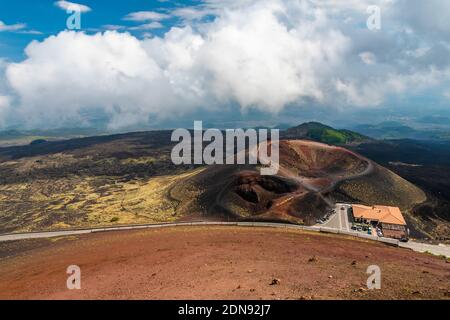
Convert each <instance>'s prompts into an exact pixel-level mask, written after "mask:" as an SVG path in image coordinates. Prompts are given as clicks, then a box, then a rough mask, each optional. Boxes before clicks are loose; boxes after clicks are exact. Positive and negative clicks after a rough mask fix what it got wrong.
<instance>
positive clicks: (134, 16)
mask: <svg viewBox="0 0 450 320" xmlns="http://www.w3.org/2000/svg"><path fill="white" fill-rule="evenodd" d="M168 18H170V15H168V14H165V13H159V12H155V11H139V12H132V13H130V14H128V15H127V16H126V17H124V20H129V21H138V22H142V21H161V20H165V19H168Z"/></svg>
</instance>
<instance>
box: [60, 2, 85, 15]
mask: <svg viewBox="0 0 450 320" xmlns="http://www.w3.org/2000/svg"><path fill="white" fill-rule="evenodd" d="M55 5H56V6H57V7H58V8H60V9H62V10H66V11H67V10H73V11H78V12H81V13H85V12H89V11H92V9H91V8H90V7H88V6H86V5H84V4H79V3H75V2H69V1H65V0H61V1H56V2H55Z"/></svg>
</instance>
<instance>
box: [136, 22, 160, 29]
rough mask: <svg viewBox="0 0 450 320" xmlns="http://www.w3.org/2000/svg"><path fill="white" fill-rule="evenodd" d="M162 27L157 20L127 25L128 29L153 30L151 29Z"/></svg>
mask: <svg viewBox="0 0 450 320" xmlns="http://www.w3.org/2000/svg"><path fill="white" fill-rule="evenodd" d="M161 28H164V26H163V25H162V24H161V23H159V22H157V21H153V22H150V23H144V24H141V25H139V26H135V27H129V28H128V30H153V29H161Z"/></svg>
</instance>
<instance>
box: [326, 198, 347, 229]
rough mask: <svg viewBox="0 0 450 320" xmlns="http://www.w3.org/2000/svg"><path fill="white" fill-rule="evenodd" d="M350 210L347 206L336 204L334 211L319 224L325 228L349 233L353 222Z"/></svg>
mask: <svg viewBox="0 0 450 320" xmlns="http://www.w3.org/2000/svg"><path fill="white" fill-rule="evenodd" d="M350 208H351V206H350V205H347V204H340V203H338V204H336V206H335V208H334V210H333V211H332V212H331V213H330V214H329V215H327V217H326V218H325V219H323V220H322V221H323V222H319V224H320V225H321V226H322V227H326V228H331V229H338V230H343V231H350V230H351V225H352V222H353V219H352V216H351V213H350Z"/></svg>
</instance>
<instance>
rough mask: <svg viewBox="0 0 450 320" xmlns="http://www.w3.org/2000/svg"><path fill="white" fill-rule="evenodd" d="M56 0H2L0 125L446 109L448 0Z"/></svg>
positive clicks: (449, 95) (378, 115)
mask: <svg viewBox="0 0 450 320" xmlns="http://www.w3.org/2000/svg"><path fill="white" fill-rule="evenodd" d="M74 1H75V0H74ZM58 2H59V4H58V3H57V2H55V1H52V0H39V1H36V0H23V1H1V3H0V129H1V128H10V127H23V128H54V127H67V126H70V127H77V126H92V125H97V123H98V119H102V120H101V121H103V122H104V123H103V124H104V125H105V126H107V127H109V128H112V129H120V128H128V127H133V128H139V127H148V126H149V125H150V126H162V125H165V126H171V124H179V123H182V122H192V121H193V120H204V121H205V122H208V121H209V122H211V123H227V124H229V123H240V124H241V123H243V122H244V123H251V124H252V125H270V124H276V123H280V122H283V123H285V122H290V123H295V122H302V121H307V120H319V121H320V120H324V121H325V120H326V121H327V122H328V123H331V124H338V125H339V124H342V125H344V124H345V125H347V124H348V125H351V124H352V123H353V122H364V121H367V122H374V121H376V122H381V121H384V120H392V119H401V120H402V121H403V120H405V119H406V120H411V121H414V119H416V118H418V117H421V116H423V115H424V114H425V115H426V114H436V115H449V114H450V111H449V109H450V108H449V101H450V29H449V28H448V21H450V4H448V2H447V1H445V0H429V1H421V0H376V1H372V0H348V1H340V0H327V1H317V0H259V1H252V0H198V1H179V2H177V1H164V0H162V1H161V0H160V1H157V0H153V1H150V0H127V1H108V0H96V1H89V0H86V1H82V2H81V1H79V2H78V4H79V5H81V6H84V7H83V8H85V9H86V10H84V11H85V12H84V13H82V16H81V17H82V20H81V22H82V28H81V30H75V31H69V30H66V20H67V18H68V16H69V15H68V14H67V13H66V10H63V9H62V8H61V7H64V5H63V4H64V3H65V4H67V2H64V1H63V4H61V1H58ZM372 5H376V6H377V8H379V11H380V17H379V22H380V26H379V28H377V29H375V30H373V29H370V28H369V27H368V26H367V20H368V18H369V16H370V13H368V12H367V9H368V7H369V6H372ZM25 48H27V49H26V51H25ZM368 115H369V116H368ZM199 117H200V118H203V119H199Z"/></svg>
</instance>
